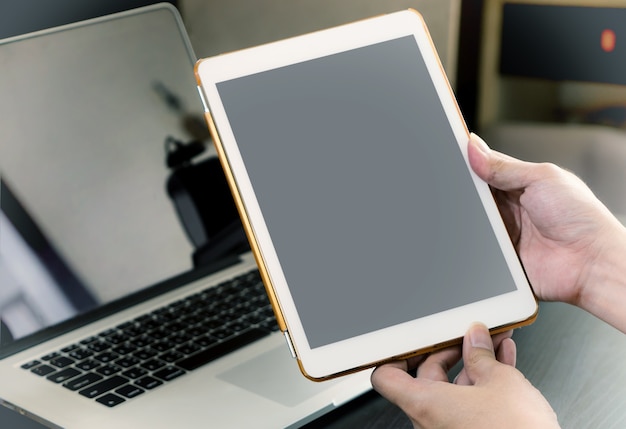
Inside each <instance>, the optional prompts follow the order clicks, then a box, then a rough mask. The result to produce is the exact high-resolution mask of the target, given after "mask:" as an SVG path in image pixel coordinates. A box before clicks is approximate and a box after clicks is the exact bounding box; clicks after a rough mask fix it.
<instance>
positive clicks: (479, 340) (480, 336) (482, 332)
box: [468, 323, 493, 350]
mask: <svg viewBox="0 0 626 429" xmlns="http://www.w3.org/2000/svg"><path fill="white" fill-rule="evenodd" d="M468 335H469V340H470V344H471V345H472V347H478V348H481V349H487V350H493V342H492V341H491V335H489V330H488V329H487V327H486V326H485V325H483V324H482V323H474V324H473V325H472V326H470V329H469V331H468Z"/></svg>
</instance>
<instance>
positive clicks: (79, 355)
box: [70, 349, 93, 360]
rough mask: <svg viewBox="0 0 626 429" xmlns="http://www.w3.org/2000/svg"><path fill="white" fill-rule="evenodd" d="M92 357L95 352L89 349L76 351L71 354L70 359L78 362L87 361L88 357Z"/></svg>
mask: <svg viewBox="0 0 626 429" xmlns="http://www.w3.org/2000/svg"><path fill="white" fill-rule="evenodd" d="M92 355H93V352H92V351H90V350H87V349H76V350H74V351H72V352H71V353H70V357H72V358H74V359H76V360H83V359H87V358H88V357H90V356H92Z"/></svg>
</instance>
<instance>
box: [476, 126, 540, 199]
mask: <svg viewBox="0 0 626 429" xmlns="http://www.w3.org/2000/svg"><path fill="white" fill-rule="evenodd" d="M468 157H469V161H470V164H471V166H472V169H473V170H474V172H475V173H476V174H477V175H478V176H479V177H480V178H481V179H483V180H484V181H485V182H487V183H488V184H489V185H491V186H493V187H494V188H496V189H501V190H503V191H511V190H517V189H524V188H526V187H527V186H528V185H530V184H531V183H533V181H535V180H537V178H538V177H537V175H538V174H539V173H540V171H537V168H536V167H535V166H536V164H533V163H529V162H526V161H521V160H519V159H515V158H513V157H510V156H508V155H505V154H503V153H500V152H498V151H495V150H492V149H490V148H489V146H487V144H486V143H485V142H484V140H482V139H481V138H480V137H478V136H477V135H476V134H473V133H472V134H471V136H470V141H469V145H468Z"/></svg>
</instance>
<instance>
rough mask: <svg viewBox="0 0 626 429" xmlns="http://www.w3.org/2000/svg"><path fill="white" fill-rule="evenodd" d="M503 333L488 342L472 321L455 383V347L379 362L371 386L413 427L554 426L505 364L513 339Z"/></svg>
mask: <svg viewBox="0 0 626 429" xmlns="http://www.w3.org/2000/svg"><path fill="white" fill-rule="evenodd" d="M509 335H510V334H506V335H505V334H501V335H499V336H496V337H494V338H493V340H492V338H491V337H490V336H489V331H488V330H487V328H486V327H485V326H484V325H481V324H475V325H473V326H472V327H471V328H470V329H469V330H468V332H467V334H466V335H465V338H464V341H463V347H462V354H463V361H464V364H465V367H464V368H463V371H462V372H461V373H460V374H459V376H458V377H457V379H456V380H455V383H449V382H448V376H447V372H448V370H449V369H450V368H451V367H452V366H453V365H454V364H455V363H456V362H457V361H458V359H459V357H460V354H461V349H460V347H454V348H449V349H445V350H442V351H439V352H436V353H432V354H430V355H428V356H427V357H421V358H420V357H418V358H416V359H413V360H412V362H411V361H403V362H394V363H389V364H385V365H382V366H380V367H378V368H376V370H375V371H374V372H373V373H372V385H373V386H374V388H375V389H376V390H377V391H378V392H379V393H380V394H381V395H383V396H384V397H385V398H387V399H388V400H390V401H391V402H392V403H394V404H396V405H397V406H399V407H400V408H401V409H402V410H403V411H404V412H405V413H406V414H407V416H408V417H409V418H410V419H411V421H412V423H413V426H414V427H415V428H421V429H429V428H440V429H444V428H467V429H472V428H480V429H484V428H533V429H534V428H542V429H546V428H558V427H559V424H558V421H557V418H556V415H555V414H554V411H552V408H551V407H550V405H549V404H548V402H547V401H546V400H545V399H544V398H543V396H542V395H541V393H539V391H538V390H537V389H535V388H534V387H533V386H532V385H531V384H530V383H529V382H528V380H526V378H524V376H523V375H522V373H520V372H519V371H518V370H516V369H515V368H514V367H513V366H511V364H514V362H515V343H514V342H513V340H511V339H510V338H509ZM494 350H497V356H498V359H500V360H501V362H498V360H496V353H495V352H494ZM412 363H413V364H414V363H419V366H418V368H417V376H416V377H415V378H413V376H411V375H410V374H409V373H408V372H407V370H408V369H410V368H411V366H412V365H411V364H412Z"/></svg>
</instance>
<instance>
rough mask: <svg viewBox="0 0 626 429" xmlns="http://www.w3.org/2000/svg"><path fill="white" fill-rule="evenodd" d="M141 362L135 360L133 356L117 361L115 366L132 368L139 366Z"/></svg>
mask: <svg viewBox="0 0 626 429" xmlns="http://www.w3.org/2000/svg"><path fill="white" fill-rule="evenodd" d="M139 362H141V361H140V360H139V359H137V358H134V357H132V356H126V357H123V358H121V359H118V360H116V361H115V364H116V365H119V366H121V367H122V368H130V367H131V366H133V365H137V364H138V363H139Z"/></svg>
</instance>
